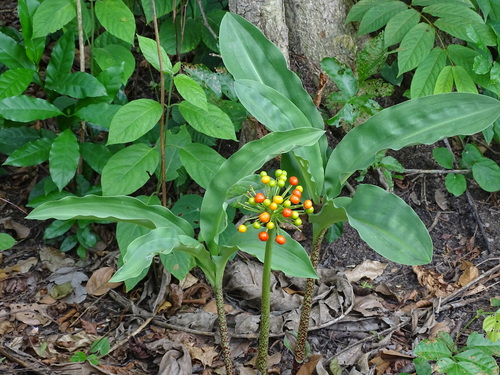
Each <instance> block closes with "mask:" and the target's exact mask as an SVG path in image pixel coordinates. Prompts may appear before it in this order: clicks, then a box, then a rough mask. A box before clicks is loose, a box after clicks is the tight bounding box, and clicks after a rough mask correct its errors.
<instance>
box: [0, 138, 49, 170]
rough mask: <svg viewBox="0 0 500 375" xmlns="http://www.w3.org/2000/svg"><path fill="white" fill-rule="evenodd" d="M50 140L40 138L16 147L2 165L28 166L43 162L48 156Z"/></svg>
mask: <svg viewBox="0 0 500 375" xmlns="http://www.w3.org/2000/svg"><path fill="white" fill-rule="evenodd" d="M51 145H52V140H51V139H48V138H41V139H37V140H34V141H31V142H28V143H26V144H25V145H23V146H21V147H20V148H18V149H16V150H15V151H14V152H13V153H12V154H11V155H10V156H9V157H8V158H7V160H6V161H5V162H4V165H13V166H15V167H28V166H31V165H37V164H40V163H43V162H44V161H45V160H47V159H48V158H49V152H50V147H51Z"/></svg>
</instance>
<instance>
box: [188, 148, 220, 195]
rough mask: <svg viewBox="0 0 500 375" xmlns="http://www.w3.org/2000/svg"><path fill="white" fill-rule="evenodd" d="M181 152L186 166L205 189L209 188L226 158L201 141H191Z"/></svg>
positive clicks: (193, 177) (192, 176)
mask: <svg viewBox="0 0 500 375" xmlns="http://www.w3.org/2000/svg"><path fill="white" fill-rule="evenodd" d="M179 153H180V159H181V162H182V165H183V166H184V168H186V170H187V172H188V173H189V175H190V176H191V178H192V179H193V180H194V181H195V182H196V183H197V184H198V185H200V186H201V187H202V188H204V189H207V188H208V185H209V184H210V181H211V180H212V177H213V176H214V175H215V173H216V172H217V171H218V170H219V168H220V166H221V165H222V163H224V161H225V160H226V159H224V158H223V157H222V156H221V155H220V154H219V153H218V152H217V151H215V150H214V149H213V148H211V147H208V146H205V145H202V144H200V143H190V144H188V145H186V146H184V147H182V148H181V149H180V150H179Z"/></svg>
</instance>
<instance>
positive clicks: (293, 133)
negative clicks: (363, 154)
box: [200, 127, 323, 255]
mask: <svg viewBox="0 0 500 375" xmlns="http://www.w3.org/2000/svg"><path fill="white" fill-rule="evenodd" d="M321 136H323V131H322V130H318V129H312V128H310V127H308V128H301V129H294V130H289V131H286V132H274V133H270V134H267V135H266V136H264V137H263V138H261V139H259V140H256V141H252V142H249V143H247V144H245V145H244V146H243V147H242V148H241V149H240V150H238V151H237V152H235V153H234V154H233V155H231V157H230V158H229V159H227V160H226V161H225V162H224V163H223V164H222V166H221V167H220V169H219V170H218V172H217V173H216V174H215V176H214V177H213V179H212V181H211V183H210V185H209V187H208V189H207V191H206V192H205V197H204V199H203V204H202V206H201V214H200V215H201V222H200V229H201V235H202V237H203V239H204V241H205V242H206V243H207V245H208V247H209V248H210V252H211V253H212V255H217V254H218V252H219V248H218V242H219V234H220V233H222V232H223V231H224V229H225V228H226V226H227V223H226V221H227V215H226V212H225V199H226V191H227V190H228V189H229V188H230V187H231V186H233V185H234V184H235V183H237V182H238V181H239V180H241V179H242V178H243V177H245V176H248V175H250V174H252V173H253V172H254V171H255V170H257V169H258V168H260V167H261V166H262V165H263V164H264V163H265V162H266V161H268V160H270V159H272V158H273V157H275V156H277V155H280V154H282V153H286V152H289V151H291V150H293V149H295V148H297V147H300V146H310V145H312V144H314V143H316V142H317V141H318V139H319V138H320V137H321Z"/></svg>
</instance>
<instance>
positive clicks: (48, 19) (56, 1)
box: [33, 0, 76, 38]
mask: <svg viewBox="0 0 500 375" xmlns="http://www.w3.org/2000/svg"><path fill="white" fill-rule="evenodd" d="M75 17H76V3H75V1H74V0H45V1H43V2H42V3H41V4H40V6H39V7H38V8H37V10H36V11H35V14H34V15H33V38H40V37H44V36H46V35H49V34H51V33H53V32H55V31H57V30H59V29H61V28H62V27H63V26H64V25H66V24H67V23H68V22H70V21H71V20H72V19H73V18H75Z"/></svg>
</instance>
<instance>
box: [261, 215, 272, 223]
mask: <svg viewBox="0 0 500 375" xmlns="http://www.w3.org/2000/svg"><path fill="white" fill-rule="evenodd" d="M259 220H260V221H261V222H263V223H267V222H268V221H269V220H271V215H270V214H269V212H263V213H261V214H260V215H259Z"/></svg>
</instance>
